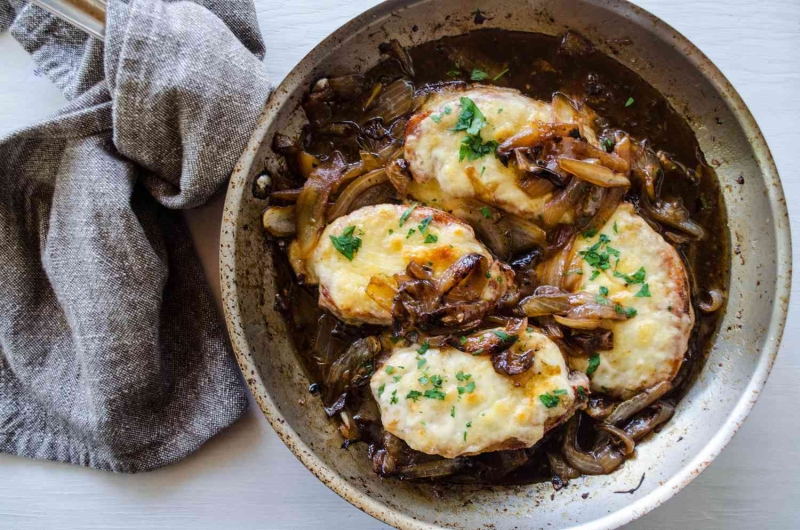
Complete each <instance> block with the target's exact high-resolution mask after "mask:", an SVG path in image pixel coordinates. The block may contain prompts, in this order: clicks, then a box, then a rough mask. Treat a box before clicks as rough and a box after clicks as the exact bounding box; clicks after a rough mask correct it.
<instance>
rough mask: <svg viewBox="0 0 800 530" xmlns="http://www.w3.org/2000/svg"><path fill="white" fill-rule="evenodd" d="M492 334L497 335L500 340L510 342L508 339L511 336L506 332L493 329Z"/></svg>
mask: <svg viewBox="0 0 800 530" xmlns="http://www.w3.org/2000/svg"><path fill="white" fill-rule="evenodd" d="M492 333H494V334H495V335H497V336H498V337H499V338H500V340H508V338H509V337H511V335H509V334H508V333H506V332H505V331H500V330H496V329H493V330H492Z"/></svg>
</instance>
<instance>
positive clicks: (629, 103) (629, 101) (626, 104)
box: [625, 97, 636, 107]
mask: <svg viewBox="0 0 800 530" xmlns="http://www.w3.org/2000/svg"><path fill="white" fill-rule="evenodd" d="M634 101H636V100H635V99H633V97H629V98H628V101H626V102H625V106H626V107H630V106H631V105H633V102H634Z"/></svg>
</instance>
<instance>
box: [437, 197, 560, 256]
mask: <svg viewBox="0 0 800 530" xmlns="http://www.w3.org/2000/svg"><path fill="white" fill-rule="evenodd" d="M453 215H455V216H456V217H458V218H459V219H461V220H463V221H465V222H466V223H467V224H469V225H470V226H471V227H472V228H473V229H474V230H475V233H476V234H477V236H478V238H479V239H480V240H481V241H483V243H484V244H486V246H487V247H489V248H490V249H491V250H492V252H494V253H495V254H496V255H497V256H498V257H500V258H501V259H509V258H510V257H511V256H514V255H517V254H520V253H522V252H525V251H528V250H530V249H532V248H533V247H535V246H538V245H542V244H544V242H545V240H546V239H547V234H546V232H545V231H544V230H542V229H541V228H539V227H538V226H537V225H535V224H533V223H532V222H530V221H528V220H526V219H523V218H522V217H518V216H516V215H514V214H511V213H507V212H503V213H500V211H499V210H497V209H496V208H494V207H492V206H488V205H485V204H483V203H479V202H477V201H459V202H458V204H455V205H454V206H453Z"/></svg>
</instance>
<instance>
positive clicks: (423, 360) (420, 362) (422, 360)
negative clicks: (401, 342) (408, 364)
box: [417, 359, 428, 369]
mask: <svg viewBox="0 0 800 530" xmlns="http://www.w3.org/2000/svg"><path fill="white" fill-rule="evenodd" d="M427 362H428V360H427V359H420V360H419V361H417V368H418V369H419V368H422V367H423V366H425V363H427Z"/></svg>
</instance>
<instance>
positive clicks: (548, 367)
mask: <svg viewBox="0 0 800 530" xmlns="http://www.w3.org/2000/svg"><path fill="white" fill-rule="evenodd" d="M419 348H420V346H419V345H413V346H410V347H403V348H396V349H395V350H394V351H393V352H392V354H391V356H390V357H389V359H388V360H387V361H386V363H385V364H384V365H383V367H382V368H381V369H380V370H378V371H377V372H376V373H375V375H373V376H372V380H371V381H370V388H371V390H372V393H373V395H374V396H375V400H376V401H377V402H378V405H379V407H380V410H381V419H382V421H383V425H384V427H385V428H386V430H388V431H389V432H391V433H392V434H394V435H395V436H398V437H399V438H402V439H403V440H405V442H406V443H407V444H408V445H409V446H410V447H411V448H412V449H415V450H417V451H422V452H424V453H428V454H436V455H441V456H444V457H446V458H454V457H456V456H461V455H470V454H477V453H483V452H487V451H497V450H502V449H514V448H522V447H531V446H533V445H534V444H535V443H536V442H538V441H539V440H540V439H541V438H542V436H544V433H545V432H546V431H547V430H548V429H550V428H552V427H554V426H555V425H557V424H558V422H559V421H560V420H563V419H565V418H566V417H568V415H571V413H572V411H573V410H574V407H575V404H576V398H575V390H573V388H572V387H571V386H570V381H569V379H568V375H569V374H568V370H567V366H566V364H565V363H564V358H563V356H562V355H561V351H560V350H559V349H558V346H556V345H555V344H554V343H553V342H552V341H550V339H548V338H547V337H545V336H544V335H542V334H541V333H537V332H523V333H522V334H521V336H520V340H519V341H518V342H517V343H515V344H514V345H513V346H512V348H514V349H517V350H520V351H525V350H529V349H531V350H533V351H534V352H535V361H534V364H533V366H532V367H531V368H530V369H529V370H528V371H526V372H525V373H523V374H520V375H518V376H514V377H513V378H512V377H509V376H506V375H501V374H498V373H497V372H495V370H494V368H493V367H492V362H491V360H490V358H489V357H488V356H473V355H471V354H468V353H464V352H461V351H458V350H456V349H455V348H452V347H449V346H443V347H441V348H430V349H429V350H428V351H427V352H426V353H424V354H422V355H421V354H420V353H419V352H418V349H419ZM420 365H421V366H420ZM459 374H461V375H460V377H459ZM436 376H439V377H441V379H442V382H441V386H440V388H439V389H438V390H439V392H441V396H440V397H441V398H442V399H438V398H437V397H436V396H433V397H425V396H424V392H425V391H426V390H429V391H431V390H436V388H435V386H434V383H432V382H431V381H432V380H435V378H436ZM467 376H468V377H467ZM420 378H423V379H422V380H420ZM470 383H473V385H470ZM459 387H461V388H462V391H461V393H459ZM470 387H474V388H470ZM469 390H471V391H469ZM413 392H418V393H422V394H423V395H416V394H413ZM554 392H555V393H554ZM545 393H549V396H550V397H549V398H548V397H547V396H546V398H545V400H546V401H549V403H550V404H551V405H552V406H551V408H548V407H547V406H545V403H544V402H543V401H542V399H541V397H540V396H542V395H543V394H545ZM553 400H555V402H553Z"/></svg>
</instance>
